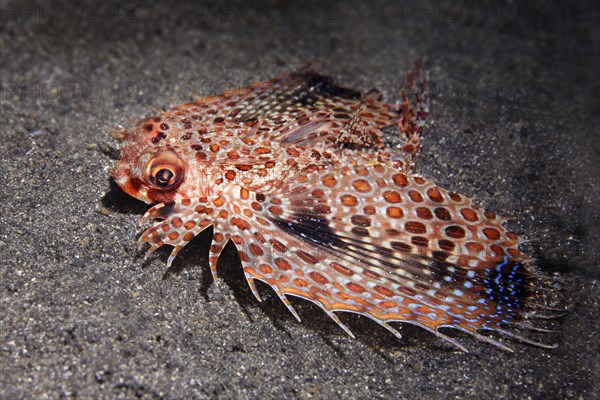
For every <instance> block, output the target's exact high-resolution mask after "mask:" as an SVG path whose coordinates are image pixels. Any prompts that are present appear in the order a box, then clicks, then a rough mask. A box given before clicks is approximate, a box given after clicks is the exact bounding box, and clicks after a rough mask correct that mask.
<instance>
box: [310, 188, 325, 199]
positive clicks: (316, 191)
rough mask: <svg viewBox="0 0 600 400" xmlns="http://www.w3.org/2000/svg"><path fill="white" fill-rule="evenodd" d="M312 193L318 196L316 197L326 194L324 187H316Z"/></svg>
mask: <svg viewBox="0 0 600 400" xmlns="http://www.w3.org/2000/svg"><path fill="white" fill-rule="evenodd" d="M311 194H312V196H313V197H316V198H319V197H323V196H325V192H324V191H323V190H322V189H315V190H313V191H312V193H311Z"/></svg>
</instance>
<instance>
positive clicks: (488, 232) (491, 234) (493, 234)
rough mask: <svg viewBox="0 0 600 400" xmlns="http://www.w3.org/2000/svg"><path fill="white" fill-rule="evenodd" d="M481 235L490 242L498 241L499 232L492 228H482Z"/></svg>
mask: <svg viewBox="0 0 600 400" xmlns="http://www.w3.org/2000/svg"><path fill="white" fill-rule="evenodd" d="M482 232H483V234H484V235H485V237H487V238H488V239H490V240H498V239H500V232H498V230H497V229H494V228H484V229H482Z"/></svg>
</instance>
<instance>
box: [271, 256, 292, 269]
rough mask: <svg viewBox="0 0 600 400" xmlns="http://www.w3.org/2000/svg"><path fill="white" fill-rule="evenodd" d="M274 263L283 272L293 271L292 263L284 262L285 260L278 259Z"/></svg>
mask: <svg viewBox="0 0 600 400" xmlns="http://www.w3.org/2000/svg"><path fill="white" fill-rule="evenodd" d="M274 262H275V265H276V266H277V268H279V269H280V270H282V271H289V270H291V269H292V266H291V265H290V263H289V262H287V261H286V260H284V259H283V258H276V259H275V261H274Z"/></svg>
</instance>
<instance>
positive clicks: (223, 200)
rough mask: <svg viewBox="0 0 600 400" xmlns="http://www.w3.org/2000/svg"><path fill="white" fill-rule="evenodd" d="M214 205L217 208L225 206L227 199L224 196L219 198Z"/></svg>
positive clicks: (214, 201)
mask: <svg viewBox="0 0 600 400" xmlns="http://www.w3.org/2000/svg"><path fill="white" fill-rule="evenodd" d="M213 204H214V205H215V206H217V207H221V206H222V205H223V204H225V198H224V197H223V196H219V197H217V198H216V199H214V200H213Z"/></svg>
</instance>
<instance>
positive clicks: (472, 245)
mask: <svg viewBox="0 0 600 400" xmlns="http://www.w3.org/2000/svg"><path fill="white" fill-rule="evenodd" d="M429 107H430V101H429V83H428V72H427V67H426V65H425V63H424V62H423V61H419V62H416V63H415V64H414V66H413V67H412V69H410V70H409V71H408V73H407V74H406V77H405V82H404V84H403V85H402V89H401V91H400V99H399V101H398V102H397V103H395V104H394V103H386V102H385V101H383V99H382V95H381V94H380V93H379V92H378V91H376V90H371V91H366V92H365V91H359V90H355V89H350V88H346V87H343V86H340V85H337V84H336V83H334V82H333V80H332V79H331V78H329V77H327V76H325V75H321V74H320V73H319V72H318V71H317V69H316V68H315V67H314V66H313V65H312V64H307V65H304V66H302V67H300V68H298V69H296V70H293V71H291V72H288V73H285V74H282V75H279V76H277V77H275V78H274V79H271V80H268V81H265V82H259V83H255V84H252V85H250V86H248V87H245V88H241V89H237V90H228V91H225V92H224V93H222V94H220V95H217V96H212V97H207V98H199V99H197V100H195V101H192V102H190V103H187V104H183V105H179V106H176V107H174V108H172V109H169V110H167V111H164V112H161V113H159V114H158V115H155V116H151V117H148V118H144V119H142V120H141V121H139V122H138V123H136V124H135V125H133V127H132V128H130V129H126V130H122V131H120V132H119V133H118V135H116V136H117V138H118V139H119V140H121V141H122V157H121V159H120V160H119V161H118V162H117V163H116V164H115V165H114V168H113V169H112V177H113V178H114V181H115V182H116V183H117V185H118V186H119V187H120V188H121V189H122V190H123V191H124V192H125V193H127V194H129V195H130V196H132V197H134V198H136V199H139V200H141V201H143V202H145V203H148V204H152V205H153V206H152V207H151V208H150V209H149V210H148V211H147V212H146V213H145V214H144V216H143V217H142V218H141V222H140V223H141V225H142V226H145V225H147V224H148V223H151V224H150V226H149V227H148V228H147V229H146V230H145V231H144V232H143V233H142V234H141V237H140V239H139V245H140V247H143V246H145V245H146V246H149V248H148V250H147V252H146V255H145V258H147V257H148V256H149V255H150V254H151V253H152V252H154V251H155V250H156V249H158V248H159V247H161V246H164V245H170V246H172V252H171V254H170V256H169V257H168V260H167V267H170V266H171V264H172V263H173V261H174V259H175V257H176V256H177V254H178V252H179V251H180V250H181V249H183V248H184V247H185V246H186V245H187V244H188V243H189V242H190V241H191V240H192V239H193V238H194V237H195V236H196V235H198V234H199V233H201V232H203V231H204V230H205V229H208V228H209V227H212V229H213V234H212V242H211V245H210V250H209V264H210V271H211V274H212V276H213V278H214V280H215V281H216V280H217V262H218V260H219V256H220V254H221V252H222V251H223V249H224V247H225V245H226V244H227V243H228V242H230V241H231V242H233V243H234V245H235V247H236V249H237V251H238V254H239V259H240V262H241V266H242V269H243V273H244V276H245V278H246V280H247V282H248V285H249V286H250V289H251V291H252V293H253V294H254V296H255V297H256V298H257V299H258V301H261V296H260V294H259V292H258V291H257V289H256V285H255V281H261V282H264V283H266V284H267V285H268V286H269V287H270V288H271V289H272V290H273V291H274V292H275V293H276V294H277V296H278V297H279V298H280V299H281V301H282V302H283V303H284V304H285V306H286V307H287V309H288V310H289V311H290V312H291V313H292V315H293V316H294V317H295V318H296V319H297V320H298V321H300V317H299V315H298V313H297V312H296V310H295V309H294V306H293V305H292V303H291V302H290V300H289V298H290V297H296V298H300V299H304V300H308V301H310V302H312V303H314V304H316V305H317V306H319V307H320V308H321V309H322V310H323V311H324V312H325V313H326V314H327V315H328V316H329V317H330V318H331V319H333V320H334V321H335V322H336V323H337V325H339V327H340V328H341V329H342V330H344V331H345V332H346V333H348V334H349V335H350V336H352V337H354V335H353V334H352V332H351V331H350V330H349V329H348V327H347V326H346V325H345V324H344V323H342V321H341V320H340V319H339V317H338V315H337V314H336V313H339V312H348V313H354V314H359V315H362V316H366V317H368V318H370V319H371V320H373V321H375V322H376V323H377V324H379V325H380V326H382V327H383V328H385V329H387V330H388V331H389V332H391V333H392V334H393V335H395V336H396V337H397V338H400V339H401V338H402V336H401V334H400V332H399V331H398V329H396V328H395V327H394V326H393V325H392V323H408V324H413V325H416V326H419V327H421V328H423V329H425V330H427V331H429V332H431V333H433V334H434V335H436V336H437V337H439V338H442V339H443V340H445V341H446V342H448V343H451V344H452V345H454V346H456V347H457V348H458V349H460V350H463V351H467V349H466V347H465V346H463V345H462V344H461V343H460V342H459V341H458V340H457V339H455V338H454V337H451V336H449V335H447V334H445V333H442V332H440V329H441V328H448V329H454V330H459V331H462V332H466V333H468V334H469V335H472V336H473V337H475V338H477V339H479V340H482V341H484V342H487V343H489V344H491V345H493V346H496V347H498V348H500V349H502V350H505V351H509V352H510V351H513V350H512V349H511V348H510V347H509V346H507V345H506V344H504V343H503V342H502V341H501V340H500V339H501V338H500V337H494V336H493V333H495V334H496V336H504V337H508V338H509V339H517V340H520V341H522V342H526V343H529V344H532V345H535V346H539V347H545V348H554V347H556V346H557V345H556V344H546V343H542V342H539V341H535V340H533V339H530V338H528V337H526V336H525V335H524V334H521V332H522V331H524V330H527V329H529V330H531V331H534V332H551V331H550V330H547V329H544V328H539V327H536V326H535V325H534V324H532V323H530V321H529V320H530V319H531V317H532V316H535V315H537V314H539V313H543V310H547V309H550V308H549V307H547V306H546V305H545V300H544V299H545V293H546V292H545V289H544V288H543V287H542V285H541V284H540V283H539V281H540V280H541V278H542V277H541V276H540V275H539V274H538V273H536V272H534V271H533V270H532V269H531V265H532V263H533V262H534V260H533V259H532V258H531V257H529V256H527V255H526V254H524V253H523V252H521V251H520V250H519V246H520V245H521V244H522V243H523V242H524V239H522V238H521V237H519V236H518V235H516V234H515V233H512V232H510V231H509V230H507V229H506V228H505V227H504V223H505V222H506V219H505V218H503V217H501V216H499V215H496V214H495V213H493V212H490V211H486V210H483V209H481V208H479V207H477V206H476V205H475V204H474V202H473V200H472V199H471V198H469V197H467V196H465V195H462V194H459V193H456V192H453V191H449V190H445V189H443V188H441V187H440V186H438V185H436V183H435V182H433V181H432V180H431V179H428V178H426V177H423V176H421V175H419V174H417V173H416V172H415V171H414V166H415V162H416V160H417V156H418V153H419V149H420V137H421V135H422V132H423V131H424V129H425V128H426V125H427V115H428V114H429ZM389 132H394V133H389ZM390 135H396V136H395V139H397V140H396V144H391V143H390V140H389V137H390ZM485 333H487V334H485Z"/></svg>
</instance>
